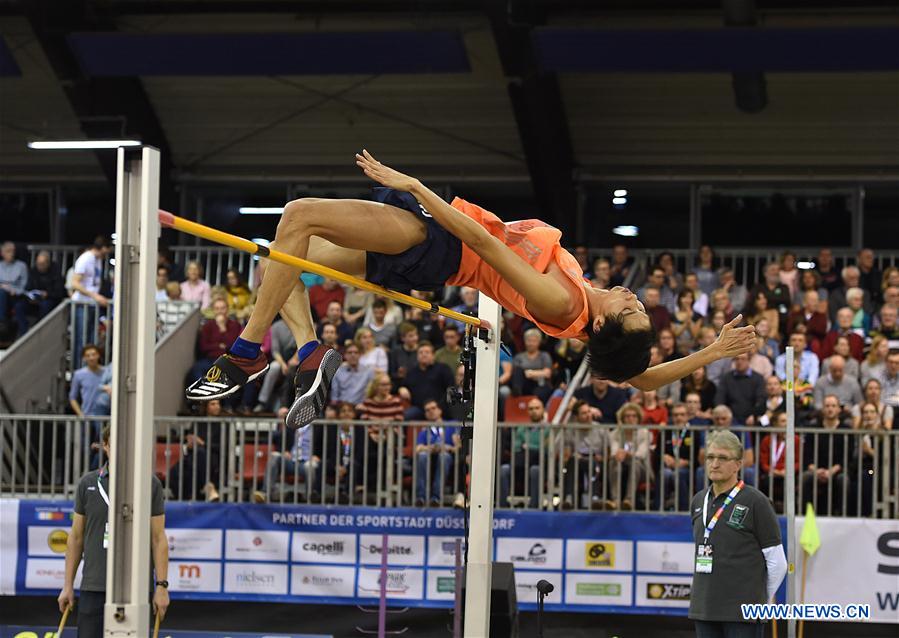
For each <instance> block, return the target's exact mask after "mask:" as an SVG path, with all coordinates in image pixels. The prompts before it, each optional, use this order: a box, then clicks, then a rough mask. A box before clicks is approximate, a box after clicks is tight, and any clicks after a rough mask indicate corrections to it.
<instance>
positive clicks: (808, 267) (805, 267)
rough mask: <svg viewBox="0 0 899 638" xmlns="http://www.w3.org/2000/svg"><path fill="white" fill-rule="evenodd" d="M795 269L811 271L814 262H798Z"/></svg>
mask: <svg viewBox="0 0 899 638" xmlns="http://www.w3.org/2000/svg"><path fill="white" fill-rule="evenodd" d="M796 267H797V268H798V269H799V270H811V269H813V268H814V267H815V262H813V261H800V262H797V263H796Z"/></svg>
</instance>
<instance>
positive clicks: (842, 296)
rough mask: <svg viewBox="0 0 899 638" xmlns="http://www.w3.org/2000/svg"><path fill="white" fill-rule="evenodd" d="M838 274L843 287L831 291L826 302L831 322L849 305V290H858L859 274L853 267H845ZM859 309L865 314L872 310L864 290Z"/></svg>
mask: <svg viewBox="0 0 899 638" xmlns="http://www.w3.org/2000/svg"><path fill="white" fill-rule="evenodd" d="M840 274H841V275H842V278H843V285H842V286H841V287H839V288H837V289H836V290H833V291H831V293H830V297H829V298H828V300H827V302H828V303H827V306H828V309H829V310H830V319H831V321H833V320H834V319H835V318H836V313H837V311H839V310H840V309H842V308H844V307H846V306H848V305H849V298H848V296H847V293H848V292H849V290H850V289H851V288H858V287H859V281H860V280H861V272H860V271H859V269H858V268H857V267H855V266H846V267H845V268H843V270H841V271H840ZM861 307H862V308H864V309H865V310H866V311H867V312H870V311H871V310H872V306H871V298H870V293H868V291H866V290H863V291H862V304H861Z"/></svg>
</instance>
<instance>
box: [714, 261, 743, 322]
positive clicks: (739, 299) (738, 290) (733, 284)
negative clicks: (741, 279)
mask: <svg viewBox="0 0 899 638" xmlns="http://www.w3.org/2000/svg"><path fill="white" fill-rule="evenodd" d="M718 284H719V286H720V288H721V290H724V291H725V292H726V293H727V296H728V298H729V299H730V307H731V309H732V312H734V313H738V312H742V310H743V306H745V305H746V296H747V294H748V293H747V292H746V286H744V285H742V284H738V283H737V280H736V277H735V276H734V271H733V270H732V269H731V268H720V269H719V270H718Z"/></svg>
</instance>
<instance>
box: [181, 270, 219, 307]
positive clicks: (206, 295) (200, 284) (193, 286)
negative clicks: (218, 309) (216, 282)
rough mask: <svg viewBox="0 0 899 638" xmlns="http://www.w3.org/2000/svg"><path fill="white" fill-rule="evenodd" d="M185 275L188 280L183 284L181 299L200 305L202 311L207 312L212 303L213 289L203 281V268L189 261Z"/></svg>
mask: <svg viewBox="0 0 899 638" xmlns="http://www.w3.org/2000/svg"><path fill="white" fill-rule="evenodd" d="M185 273H186V275H187V279H185V280H184V281H182V282H181V299H183V300H184V301H192V302H194V303H198V304H200V309H201V310H206V308H208V307H209V305H210V304H211V303H212V288H211V287H210V286H209V282H208V281H206V280H205V279H203V267H202V266H200V262H197V261H189V262H187V268H185Z"/></svg>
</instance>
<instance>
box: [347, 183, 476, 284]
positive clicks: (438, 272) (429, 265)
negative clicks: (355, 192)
mask: <svg viewBox="0 0 899 638" xmlns="http://www.w3.org/2000/svg"><path fill="white" fill-rule="evenodd" d="M373 190H374V192H373V193H372V199H373V200H375V201H376V202H382V203H384V204H390V205H391V206H396V207H397V208H402V209H403V210H407V211H409V212H410V213H411V214H413V215H415V216H416V217H418V218H420V219H421V220H422V221H423V222H424V223H425V228H426V229H427V236H426V237H425V240H424V241H423V242H421V243H420V244H417V245H415V246H413V247H412V248H410V249H408V250H405V251H403V252H401V253H399V254H397V255H385V254H384V253H376V252H372V251H367V253H366V257H365V279H366V280H367V281H370V282H371V283H373V284H378V285H380V286H384V287H385V288H391V289H393V290H400V291H407V290H438V289H440V288H443V286H444V285H445V283H446V280H447V279H449V278H450V277H452V276H453V275H455V274H456V272H458V270H459V263H460V262H461V261H462V242H461V241H459V239H458V238H457V237H455V236H454V235H453V234H452V233H450V232H449V231H447V230H446V229H445V228H444V227H443V226H441V225H440V224H438V223H437V222H436V221H434V218H433V217H431V216H430V215H429V214H428V212H427V211H426V210H425V209H424V208H423V207H422V206H421V205H420V204H419V203H418V200H416V199H415V198H414V197H413V196H412V195H410V194H409V193H404V192H402V191H397V190H394V189H392V188H381V187H379V188H375V189H373Z"/></svg>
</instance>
